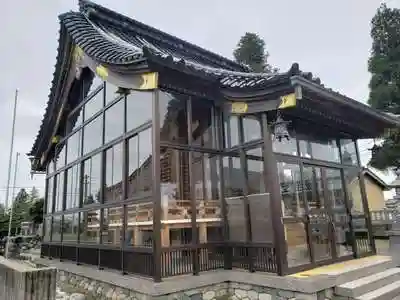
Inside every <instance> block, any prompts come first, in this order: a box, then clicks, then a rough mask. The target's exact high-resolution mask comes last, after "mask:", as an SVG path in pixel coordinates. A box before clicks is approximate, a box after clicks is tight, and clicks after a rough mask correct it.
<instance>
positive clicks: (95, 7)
mask: <svg viewBox="0 0 400 300" xmlns="http://www.w3.org/2000/svg"><path fill="white" fill-rule="evenodd" d="M79 11H80V12H81V13H83V14H86V15H88V16H89V17H90V15H91V14H94V15H96V16H99V17H102V16H101V15H102V14H103V15H104V16H106V17H108V18H109V19H110V20H112V21H114V22H118V23H119V25H120V26H122V27H125V28H129V29H130V30H134V31H135V29H136V31H138V30H139V31H142V32H146V34H147V35H149V36H151V37H152V38H156V39H160V38H161V39H163V42H164V43H168V44H173V46H175V47H176V48H177V49H180V50H181V51H182V52H194V53H196V54H197V55H199V56H201V57H202V58H203V59H204V60H206V61H207V60H208V61H209V62H212V63H213V64H216V65H220V66H221V67H223V66H224V67H226V68H227V69H230V70H232V71H233V70H238V71H242V72H247V71H250V69H249V68H248V67H247V66H245V65H243V64H241V63H238V62H235V61H234V60H232V59H229V58H226V57H224V56H222V55H220V54H217V53H214V52H212V51H210V50H207V49H204V48H202V47H200V46H197V45H195V44H193V43H190V42H188V41H186V40H183V39H180V38H178V37H175V36H173V35H172V34H169V33H166V32H164V31H161V30H160V29H157V28H155V27H151V26H149V25H146V24H144V23H142V22H139V21H137V20H135V19H132V18H130V17H128V16H125V15H123V14H120V13H118V12H115V11H113V10H111V9H109V8H106V7H104V6H102V5H99V4H97V3H94V2H92V1H90V0H79Z"/></svg>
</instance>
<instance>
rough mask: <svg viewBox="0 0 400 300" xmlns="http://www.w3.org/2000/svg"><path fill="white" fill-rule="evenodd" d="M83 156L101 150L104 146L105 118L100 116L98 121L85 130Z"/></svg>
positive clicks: (94, 121)
mask: <svg viewBox="0 0 400 300" xmlns="http://www.w3.org/2000/svg"><path fill="white" fill-rule="evenodd" d="M83 130H84V137H83V155H85V154H88V153H89V152H90V151H93V150H95V149H97V148H99V147H100V146H101V145H102V144H103V118H102V116H101V115H100V116H98V117H97V118H96V119H94V120H93V121H91V122H90V123H89V124H86V125H85V127H84V128H83Z"/></svg>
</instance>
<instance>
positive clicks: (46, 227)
mask: <svg viewBox="0 0 400 300" xmlns="http://www.w3.org/2000/svg"><path fill="white" fill-rule="evenodd" d="M51 220H52V218H51V217H47V218H45V219H44V224H43V226H44V234H43V241H45V242H48V241H50V234H51Z"/></svg>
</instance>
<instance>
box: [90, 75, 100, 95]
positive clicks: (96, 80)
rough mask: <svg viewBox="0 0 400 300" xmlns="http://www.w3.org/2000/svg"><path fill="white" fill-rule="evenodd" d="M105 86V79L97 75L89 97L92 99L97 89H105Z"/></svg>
mask: <svg viewBox="0 0 400 300" xmlns="http://www.w3.org/2000/svg"><path fill="white" fill-rule="evenodd" d="M103 84H104V81H103V79H101V78H100V77H98V76H96V75H95V76H94V78H93V81H92V84H91V86H90V89H89V92H88V94H87V96H89V97H90V96H91V95H92V94H93V92H94V91H95V90H96V89H97V88H99V87H100V86H101V87H103Z"/></svg>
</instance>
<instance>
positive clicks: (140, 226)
mask: <svg viewBox="0 0 400 300" xmlns="http://www.w3.org/2000/svg"><path fill="white" fill-rule="evenodd" d="M126 218H127V227H126V232H125V244H126V246H140V247H152V246H153V203H152V202H151V201H149V202H143V203H139V204H129V205H127V206H126ZM169 237H170V226H163V227H162V232H161V244H162V246H163V247H168V246H170V245H171V242H170V240H169Z"/></svg>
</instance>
